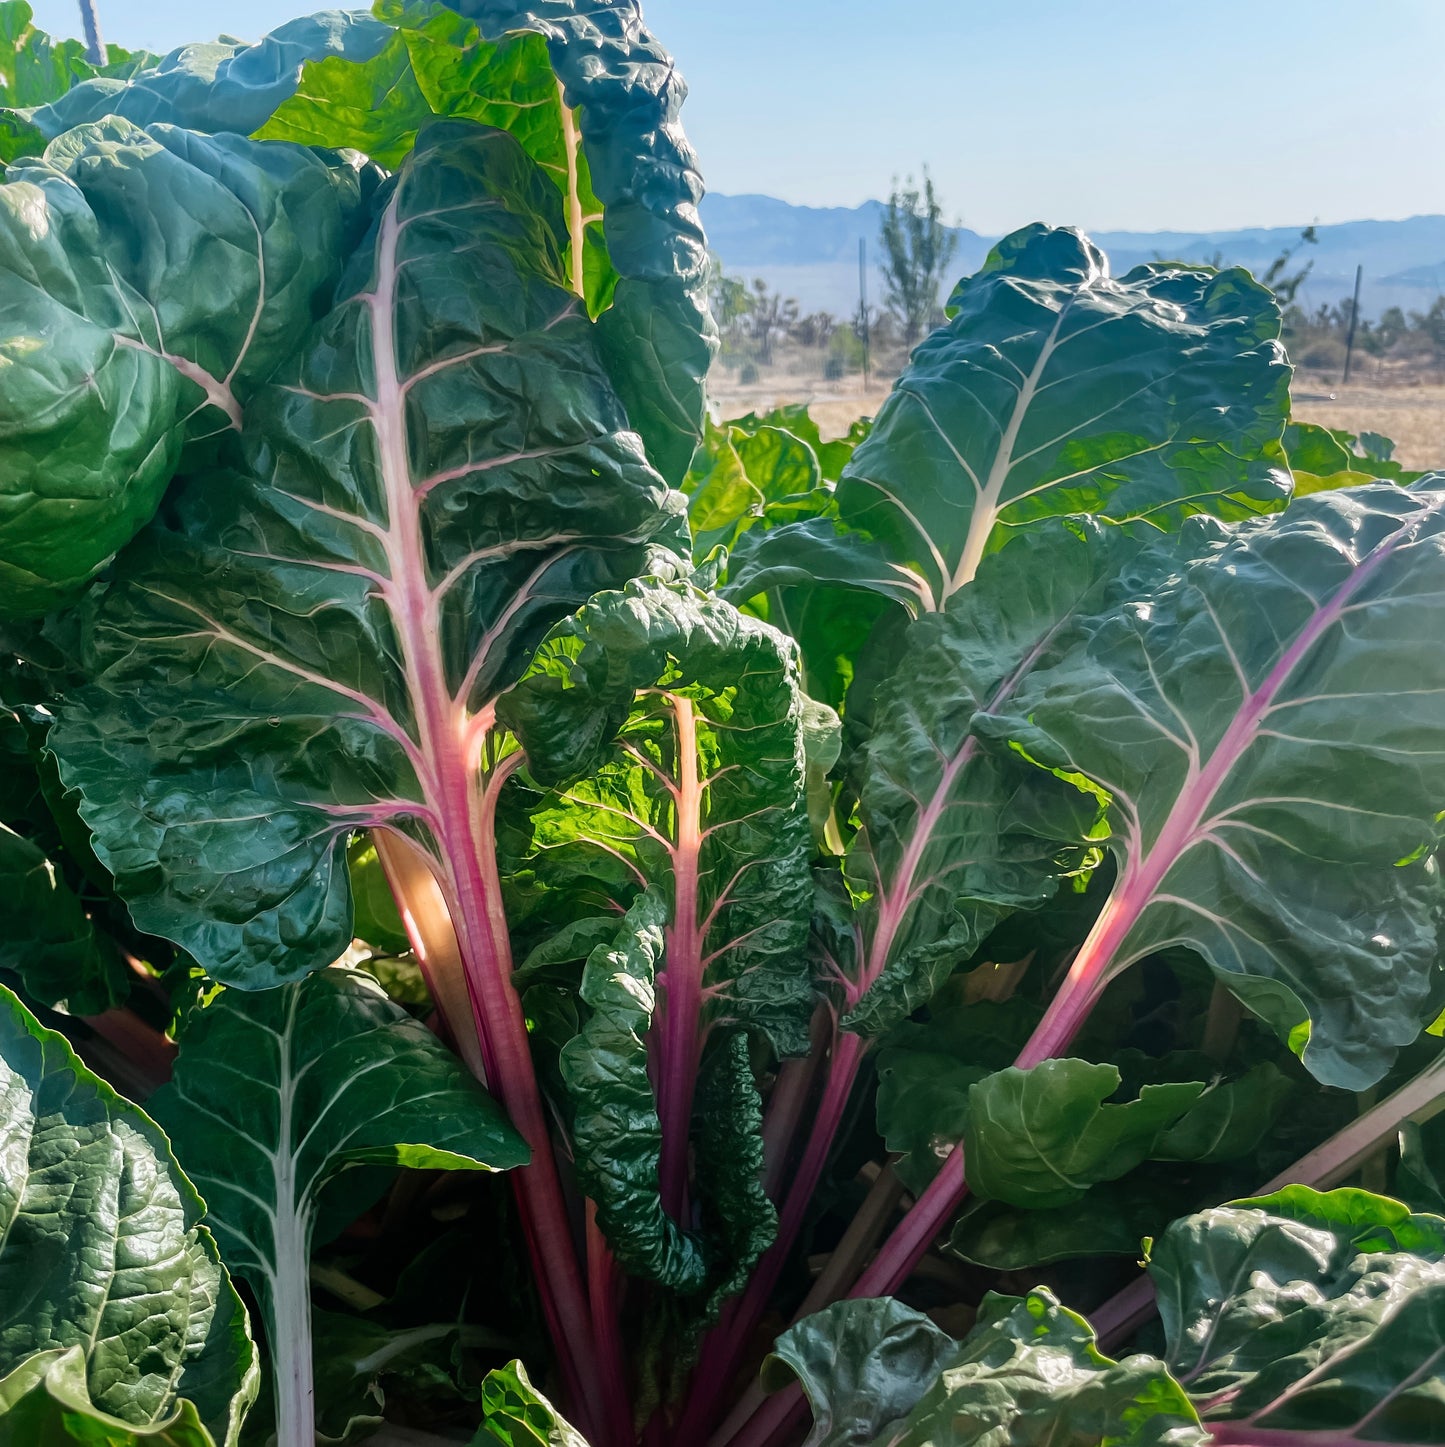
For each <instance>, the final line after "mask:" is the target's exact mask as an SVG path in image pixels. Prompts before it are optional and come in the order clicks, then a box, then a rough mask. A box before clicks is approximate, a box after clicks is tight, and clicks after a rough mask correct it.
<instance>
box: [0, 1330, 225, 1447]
mask: <svg viewBox="0 0 1445 1447" xmlns="http://www.w3.org/2000/svg"><path fill="white" fill-rule="evenodd" d="M215 1442H216V1439H215V1438H214V1437H212V1436H211V1434H210V1433H209V1432H208V1431H207V1430H206V1429H205V1427H204V1426H203V1425H202V1423H201V1419H200V1417H199V1416H198V1415H197V1413H196V1408H195V1405H194V1403H192V1402H183V1401H178V1402H177V1403H176V1404H175V1407H174V1408H173V1410H172V1411H170V1412H169V1413H167V1414H166V1415H165V1417H164V1418H158V1419H157V1420H155V1421H153V1422H148V1423H146V1424H144V1425H137V1424H135V1423H133V1422H128V1421H126V1420H125V1419H124V1418H122V1417H116V1416H112V1415H111V1414H110V1413H109V1412H103V1411H101V1410H100V1409H99V1408H98V1407H96V1406H95V1405H94V1403H92V1402H91V1400H90V1394H89V1391H88V1390H87V1384H86V1372H85V1353H84V1352H83V1351H82V1350H81V1348H80V1347H78V1346H74V1347H70V1348H68V1349H61V1348H59V1347H57V1348H55V1349H53V1350H51V1351H48V1352H37V1353H36V1354H35V1355H34V1356H30V1357H27V1358H26V1359H25V1360H24V1361H23V1362H22V1363H21V1364H20V1365H19V1366H18V1367H16V1368H15V1370H14V1371H13V1372H11V1373H10V1375H9V1376H7V1377H0V1443H3V1444H4V1447H87V1444H89V1447H215Z"/></svg>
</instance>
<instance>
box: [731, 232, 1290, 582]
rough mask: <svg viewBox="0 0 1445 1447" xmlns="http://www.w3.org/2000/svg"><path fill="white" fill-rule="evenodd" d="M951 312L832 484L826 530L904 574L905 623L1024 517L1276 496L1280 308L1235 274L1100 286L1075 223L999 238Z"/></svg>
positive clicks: (1131, 277)
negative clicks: (907, 584)
mask: <svg viewBox="0 0 1445 1447" xmlns="http://www.w3.org/2000/svg"><path fill="white" fill-rule="evenodd" d="M948 310H949V321H948V322H947V323H946V324H945V325H944V326H942V327H940V328H939V329H938V330H937V331H935V332H934V333H933V334H932V335H931V336H929V337H928V338H927V339H926V340H925V341H924V342H923V344H922V345H921V346H920V347H919V348H918V349H917V350H916V351H915V352H914V353H913V356H912V359H911V361H910V363H909V366H908V369H907V370H906V371H905V372H904V374H903V376H902V377H901V378H900V379H899V381H898V383H897V385H896V386H895V388H894V390H893V393H892V395H891V396H890V397H889V398H888V400H887V401H886V402H885V403H884V404H883V407H882V410H881V411H880V412H879V414H878V418H877V421H876V422H875V423H874V425H873V428H872V431H871V432H870V433H869V435H868V436H867V438H865V439H864V441H863V442H862V443H861V444H860V445H859V447H858V449H857V451H856V452H855V453H854V454H853V457H852V459H851V461H850V462H849V463H848V465H847V467H846V468H844V470H843V475H842V478H841V480H840V481H839V484H838V489H837V509H838V516H839V519H840V520H841V522H842V523H843V524H844V526H845V527H846V528H847V529H850V530H852V531H853V532H855V533H863V534H865V535H867V536H868V537H870V538H871V539H872V541H873V544H874V545H875V546H877V547H880V548H881V549H882V550H883V553H884V554H885V555H886V558H887V560H888V562H889V564H890V565H891V566H892V569H893V570H894V574H893V581H892V582H890V583H889V584H888V587H889V589H890V591H891V589H892V588H893V587H895V586H896V584H897V580H898V578H899V577H902V578H904V579H908V577H909V575H910V574H911V575H912V588H913V593H914V597H913V599H912V607H913V609H914V611H929V610H933V609H940V608H942V607H943V606H944V605H945V604H946V602H947V601H948V599H949V598H950V597H952V596H953V595H954V594H955V593H957V592H958V590H959V589H960V588H962V587H963V586H964V585H965V584H967V583H969V582H971V581H972V579H973V577H974V575H975V573H976V572H977V571H978V565H979V563H980V561H981V560H982V559H983V557H984V556H985V555H986V554H987V553H989V552H992V551H993V550H995V549H997V548H999V547H1001V546H1002V545H1003V543H1004V542H1005V541H1006V540H1007V539H1008V538H1010V537H1011V536H1013V535H1014V534H1016V533H1017V532H1018V531H1019V530H1020V529H1021V528H1023V527H1025V526H1026V525H1027V524H1030V523H1032V522H1035V521H1037V520H1038V519H1040V518H1044V517H1052V516H1058V515H1061V514H1069V513H1098V514H1100V515H1102V516H1104V517H1106V518H1109V519H1110V520H1112V521H1115V522H1122V521H1125V520H1130V519H1141V520H1145V521H1147V522H1149V523H1152V524H1154V525H1155V526H1157V527H1162V528H1168V527H1172V526H1174V525H1176V524H1177V523H1178V521H1179V520H1180V519H1181V518H1183V517H1185V516H1187V515H1189V514H1190V513H1194V512H1201V511H1203V512H1210V513H1216V514H1218V515H1220V516H1222V517H1226V518H1240V517H1247V516H1249V515H1251V514H1254V513H1259V512H1269V511H1273V510H1274V509H1276V508H1278V507H1279V506H1280V505H1281V504H1282V503H1283V502H1284V500H1285V498H1286V497H1287V496H1288V485H1289V484H1288V474H1287V473H1286V471H1285V470H1284V469H1283V468H1282V467H1281V466H1280V465H1279V464H1280V463H1281V462H1282V460H1283V459H1282V457H1281V455H1280V451H1279V446H1278V444H1279V438H1280V434H1281V432H1282V431H1283V429H1284V425H1285V421H1286V419H1287V415H1288V385H1289V368H1288V365H1287V364H1286V362H1285V358H1284V353H1283V351H1282V350H1281V348H1280V346H1279V342H1278V338H1279V330H1280V316H1279V308H1278V305H1277V304H1276V302H1275V300H1274V297H1273V294H1272V293H1271V292H1270V291H1269V289H1268V288H1266V287H1263V286H1261V285H1259V284H1258V283H1257V282H1255V281H1254V280H1253V279H1252V278H1251V277H1250V276H1249V275H1248V274H1247V273H1246V272H1243V271H1241V270H1238V269H1234V270H1230V271H1225V272H1211V271H1201V270H1187V269H1184V268H1181V267H1177V266H1169V265H1149V266H1141V267H1137V268H1135V269H1134V270H1133V271H1131V272H1129V273H1128V275H1126V276H1125V277H1123V278H1122V279H1120V280H1114V279H1112V278H1111V277H1110V276H1109V274H1108V263H1107V262H1106V260H1105V258H1104V256H1103V254H1102V253H1101V252H1100V251H1099V250H1098V249H1097V248H1096V247H1095V246H1094V245H1093V244H1092V243H1091V242H1089V241H1088V240H1087V239H1086V238H1084V237H1083V236H1081V235H1080V234H1079V233H1078V232H1077V231H1072V230H1063V229H1055V228H1051V227H1045V226H1038V225H1035V226H1029V227H1025V228H1024V229H1023V230H1021V231H1016V232H1014V233H1013V234H1012V235H1011V236H1006V237H1005V238H1004V239H1003V240H1002V241H1001V242H999V244H998V246H997V247H996V248H995V249H994V251H993V252H992V253H991V254H990V256H989V258H988V260H987V261H986V262H985V263H984V266H983V269H982V270H981V271H980V272H979V273H978V275H977V276H974V277H971V278H968V279H966V280H965V281H962V282H960V283H959V285H958V287H957V288H956V290H955V291H954V293H953V296H952V297H951V298H950V300H949V306H948ZM792 536H793V534H792V531H791V530H790V529H786V528H780V529H778V530H776V531H775V532H774V533H773V534H772V536H771V538H770V539H769V540H768V551H769V554H770V555H771V556H774V557H776V558H777V559H778V560H779V561H780V562H785V561H786V560H787V558H788V550H789V547H790V545H791V541H792ZM807 541H809V542H810V543H813V544H816V543H817V542H818V541H819V539H818V537H817V536H816V534H815V535H813V536H812V537H811V538H808V539H807ZM839 546H840V547H846V546H848V545H846V544H840V545H839ZM754 565H755V566H757V560H756V559H755V560H754ZM838 575H839V574H838V573H837V572H836V571H831V572H829V573H827V574H826V575H825V576H828V577H836V576H838ZM878 576H880V575H878V574H876V573H873V572H869V573H863V574H860V576H859V577H858V579H857V586H860V587H873V586H875V578H877V577H878Z"/></svg>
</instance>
